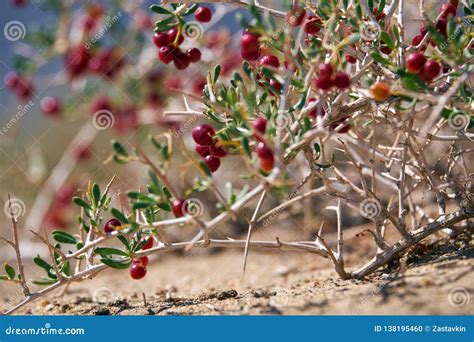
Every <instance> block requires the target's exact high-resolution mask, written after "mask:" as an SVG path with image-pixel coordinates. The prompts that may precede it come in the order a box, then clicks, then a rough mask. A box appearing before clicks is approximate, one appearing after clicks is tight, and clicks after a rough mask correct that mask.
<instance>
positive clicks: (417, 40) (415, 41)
mask: <svg viewBox="0 0 474 342" xmlns="http://www.w3.org/2000/svg"><path fill="white" fill-rule="evenodd" d="M423 38H424V36H423V35H421V34H419V35H417V36H415V37H413V39H412V41H411V45H413V46H418V45H419V44H420V43H421V42H422V41H423Z"/></svg>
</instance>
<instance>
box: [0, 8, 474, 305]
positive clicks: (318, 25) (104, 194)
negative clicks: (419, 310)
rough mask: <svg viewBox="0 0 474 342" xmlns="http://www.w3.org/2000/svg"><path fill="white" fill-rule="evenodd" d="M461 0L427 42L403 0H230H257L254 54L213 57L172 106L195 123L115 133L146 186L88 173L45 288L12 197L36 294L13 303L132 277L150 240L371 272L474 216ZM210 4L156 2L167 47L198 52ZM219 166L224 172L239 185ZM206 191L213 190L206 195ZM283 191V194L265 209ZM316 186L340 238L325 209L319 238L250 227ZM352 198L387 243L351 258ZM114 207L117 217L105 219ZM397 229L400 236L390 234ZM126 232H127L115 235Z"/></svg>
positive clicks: (430, 19) (183, 58) (250, 31)
mask: <svg viewBox="0 0 474 342" xmlns="http://www.w3.org/2000/svg"><path fill="white" fill-rule="evenodd" d="M460 2H461V6H459V7H460V8H457V7H458V3H457V1H449V2H448V3H446V4H444V5H443V6H441V7H440V11H439V13H437V14H436V15H434V16H430V15H428V14H427V13H426V9H425V7H424V2H423V1H420V12H421V14H422V20H421V24H422V25H421V26H422V29H421V33H420V35H421V38H418V39H417V40H416V41H415V44H410V43H408V42H409V41H411V39H410V37H406V35H405V25H406V24H407V20H408V18H407V15H406V13H405V12H404V10H405V6H404V1H403V0H398V1H397V0H392V1H391V2H390V4H386V2H385V1H373V0H372V1H365V0H364V1H336V0H324V1H321V3H320V4H318V5H317V6H316V5H313V4H311V3H310V2H305V1H300V2H298V1H293V2H287V4H286V6H287V7H286V11H280V10H277V9H271V8H267V7H263V6H260V5H258V4H257V5H248V4H246V3H245V2H243V1H235V2H234V3H233V4H228V5H226V6H233V5H243V6H245V7H248V10H249V13H250V15H249V16H248V17H245V16H242V17H239V18H238V20H239V22H240V24H241V26H242V28H243V32H242V34H241V37H240V53H241V56H242V58H243V63H242V67H241V68H235V69H233V70H232V71H233V73H231V74H230V75H229V76H223V75H222V66H221V65H220V64H216V65H214V66H213V67H212V68H211V70H210V71H209V72H208V74H207V77H206V84H205V86H204V89H203V92H202V97H201V98H200V102H201V109H199V110H195V109H192V108H191V106H190V105H189V104H188V98H189V97H193V96H190V95H189V94H183V96H184V103H185V106H186V110H184V111H182V110H169V111H167V112H166V114H167V115H182V116H185V117H191V118H194V119H193V120H194V121H193V128H192V129H191V128H189V129H180V130H179V131H178V130H171V131H168V132H166V133H163V134H159V135H151V136H150V140H149V144H150V145H151V146H152V148H153V149H155V151H154V152H150V153H152V155H150V153H146V152H144V149H145V147H144V146H133V145H130V144H127V143H125V142H122V141H120V139H115V140H113V141H112V148H113V156H112V159H113V160H114V161H115V162H117V163H119V164H125V163H141V164H143V165H145V166H147V167H148V170H149V171H148V177H149V181H148V184H147V186H146V191H130V192H128V193H127V196H128V198H129V209H123V208H120V209H118V208H113V207H111V200H112V199H111V196H110V195H109V189H110V186H111V184H112V182H113V179H112V180H111V181H110V182H109V183H108V184H107V186H106V187H105V189H101V188H100V186H99V185H98V184H95V183H92V182H90V183H89V184H88V186H87V189H86V190H85V191H84V193H83V195H82V196H79V197H74V198H73V202H74V203H75V204H76V205H77V206H78V207H79V208H80V210H81V215H80V216H79V220H78V225H79V232H78V234H69V233H67V232H65V231H54V232H52V238H53V240H54V241H55V242H51V241H50V239H49V238H48V237H47V236H43V235H40V234H38V233H34V234H35V235H36V236H37V237H38V238H39V239H40V240H41V241H42V242H43V243H44V244H45V245H46V246H47V247H48V250H49V251H50V253H49V254H50V258H49V261H46V260H45V259H44V258H42V257H40V256H38V257H36V258H35V259H34V262H35V264H36V265H38V266H39V267H41V268H43V269H44V270H45V272H46V275H45V277H44V278H43V279H41V280H38V281H35V283H36V284H40V285H45V286H46V287H45V288H44V289H43V290H40V291H38V292H31V291H30V289H29V286H28V284H27V282H26V278H25V275H24V271H23V266H22V265H23V260H22V257H21V254H20V249H19V241H18V236H17V224H18V220H17V217H16V216H15V214H14V211H13V210H12V211H11V217H12V223H13V231H14V234H13V236H14V238H13V239H12V240H9V239H6V238H4V240H5V241H6V242H8V243H9V244H10V245H11V246H12V247H13V248H14V249H15V251H16V256H17V264H18V265H17V267H16V268H15V267H13V266H11V265H8V264H5V272H6V274H5V275H4V276H2V279H3V280H5V281H11V282H14V283H18V284H19V285H21V286H22V288H23V292H24V295H25V299H24V300H23V301H22V302H20V303H19V304H17V305H16V306H14V307H13V308H11V309H9V310H8V311H7V312H6V313H12V312H14V311H15V310H17V309H18V308H20V307H22V306H23V305H25V304H27V303H29V302H30V301H32V300H34V299H36V298H39V297H41V296H42V295H45V294H46V293H48V292H50V291H52V290H55V289H57V288H59V287H63V286H68V285H69V284H71V283H73V282H76V281H79V280H82V279H85V278H90V277H92V276H94V275H96V274H97V273H99V272H100V271H102V270H105V269H107V268H117V269H127V268H130V272H131V276H132V278H134V279H140V278H142V277H144V276H145V275H146V267H147V264H148V258H147V256H149V255H152V254H156V253H162V252H166V251H174V250H177V249H185V250H189V249H190V248H212V247H229V248H241V249H243V250H244V255H243V260H244V262H243V264H244V266H243V267H244V269H245V263H246V259H247V255H248V250H249V248H262V249H285V250H295V251H303V252H309V253H314V254H317V255H319V256H322V257H325V258H329V259H330V260H331V261H332V262H333V264H334V268H335V271H336V272H337V274H338V275H339V276H340V277H341V278H343V279H350V278H356V279H360V278H364V277H366V276H368V275H369V274H371V273H373V272H374V271H376V270H378V269H379V268H381V267H382V266H384V265H386V264H387V263H388V262H390V261H391V260H393V259H394V258H397V257H400V256H401V255H402V254H404V253H406V252H407V251H408V250H409V249H410V248H411V247H413V246H415V245H417V244H418V243H420V241H422V240H423V239H425V238H427V237H428V236H430V235H433V234H435V233H438V232H442V233H445V234H447V235H448V236H450V237H452V236H455V235H457V234H459V233H460V232H462V231H464V230H469V229H471V228H472V222H471V218H472V217H473V216H474V208H473V195H472V183H473V173H472V162H473V161H472V151H473V148H472V139H473V138H474V134H472V133H470V132H469V129H470V128H471V126H472V124H473V118H472V113H473V111H474V105H473V88H472V80H473V74H474V66H473V64H472V57H473V53H474V50H473V36H472V31H471V30H472V20H473V11H474V7H473V6H472V5H471V7H470V6H469V5H468V4H467V3H466V2H465V1H460ZM168 3H171V4H170V5H165V4H168ZM204 8H206V7H202V6H200V5H198V4H189V3H182V2H180V3H174V2H173V1H163V4H162V5H153V6H152V7H151V10H152V11H154V12H156V13H158V14H159V15H160V16H161V17H160V20H158V21H157V22H156V24H155V32H156V33H155V44H156V45H157V48H158V51H157V54H158V56H159V57H158V58H159V59H160V61H161V62H163V63H164V64H169V63H171V62H173V64H174V67H175V68H176V69H177V70H176V72H181V70H184V69H186V68H187V67H188V66H189V65H190V63H191V62H194V63H198V61H199V58H198V57H197V55H198V52H197V51H196V50H187V52H184V51H181V48H180V44H181V35H182V34H183V32H184V31H185V30H186V29H189V26H190V24H189V20H188V19H189V18H192V16H193V15H195V16H196V20H197V21H199V22H207V21H209V20H212V19H211V17H212V14H210V13H209V12H210V11H209V9H204ZM453 8H454V10H453ZM461 10H462V11H464V14H463V15H462V16H461V15H457V13H458V12H460V11H461ZM198 11H199V12H198ZM194 13H196V14H194ZM203 13H204V14H203ZM194 24H195V23H194ZM195 29H196V28H195ZM194 48H196V49H197V48H198V47H194ZM199 56H200V53H199ZM169 67H170V66H167V68H169ZM193 99H194V100H196V99H195V97H193ZM195 102H196V101H195ZM197 120H199V123H198V122H195V121H197ZM188 136H191V137H192V139H193V142H192V143H190V142H189V140H188V139H187V137H188ZM180 158H181V159H180ZM183 158H184V162H185V163H186V165H187V171H186V172H192V171H193V172H196V174H197V175H198V176H196V178H195V179H194V181H193V182H192V184H190V186H189V189H188V190H186V191H183V190H181V189H179V188H177V187H176V186H175V185H174V184H175V180H176V178H177V177H176V176H175V175H174V173H173V172H172V171H170V170H172V169H171V166H172V165H173V163H174V162H177V161H179V160H182V159H183ZM230 158H232V159H233V160H238V161H239V162H240V165H242V167H241V168H239V173H240V174H241V176H242V177H241V178H242V179H244V180H245V182H246V185H245V186H243V187H241V188H240V189H236V188H237V187H236V185H235V184H236V183H237V182H236V180H235V179H227V175H226V174H220V172H222V169H221V163H225V160H226V159H230ZM190 170H192V171H190ZM218 178H219V180H221V179H223V178H224V179H225V181H226V185H225V189H222V187H221V186H220V183H221V182H217V181H216V179H218ZM239 183H240V182H239ZM198 193H205V194H208V195H209V196H214V197H215V200H208V201H206V204H204V203H203V202H202V201H201V200H199V199H197V194H198ZM270 194H272V195H273V196H279V198H280V202H281V203H280V204H278V205H277V206H275V207H273V208H270V209H264V208H265V207H266V205H265V202H266V200H267V201H268V198H269V195H270ZM313 197H316V198H318V199H319V201H320V202H321V203H322V204H323V206H322V209H321V211H322V210H323V209H328V210H332V211H334V213H335V217H336V220H335V222H336V227H335V228H334V230H335V231H337V241H336V242H335V247H331V243H330V242H329V241H327V240H326V239H325V238H324V235H323V233H322V228H323V225H322V224H321V228H320V229H319V232H318V233H317V234H316V235H315V239H314V240H311V241H281V240H280V239H278V238H277V239H276V240H275V241H256V240H253V239H252V233H253V232H254V231H255V230H256V229H268V228H267V227H268V226H270V225H272V224H278V220H275V219H276V217H277V216H279V215H282V214H283V213H285V212H287V211H288V210H290V209H291V208H294V207H296V208H298V210H299V211H300V212H302V211H303V207H304V206H306V205H308V203H309V200H310V198H313ZM432 205H434V206H435V207H436V208H437V209H436V214H433V212H432V209H431V206H432ZM324 207H325V208H324ZM244 209H251V210H252V215H251V217H250V218H246V217H245V216H243V215H239V214H240V213H242V212H243V210H244ZM354 212H355V213H356V215H358V216H361V217H363V218H364V219H366V220H369V221H370V222H371V223H372V228H371V229H366V230H365V232H366V233H368V234H370V235H371V236H372V237H373V240H374V243H375V246H376V253H375V255H374V257H373V259H372V260H370V261H369V262H367V263H366V264H364V265H361V266H360V267H359V268H356V269H354V270H348V269H347V267H346V266H345V264H344V253H343V251H344V236H343V234H344V230H343V226H342V220H343V217H344V215H345V213H354ZM106 213H110V214H111V215H112V216H113V217H114V218H113V219H112V220H108V221H107V222H104V221H105V219H104V218H105V217H106V215H105V214H106ZM309 214H310V215H311V217H314V215H318V214H319V212H310V213H309ZM206 216H207V217H208V218H206ZM229 220H233V221H244V222H245V223H246V224H247V226H248V230H247V238H246V239H243V240H235V239H231V238H229V239H224V240H222V239H214V238H212V233H213V231H215V230H216V229H219V228H220V227H222V224H223V223H224V222H226V221H229ZM178 226H179V227H186V229H187V230H189V231H191V232H193V236H192V238H190V239H189V240H188V241H178V242H173V241H170V240H169V239H168V236H167V234H166V232H165V229H164V228H169V227H178ZM387 230H394V231H396V232H397V234H398V235H399V240H398V241H397V242H395V243H389V242H388V241H387V240H386V238H385V236H386V231H387ZM112 241H114V242H115V245H114V246H117V245H118V246H120V247H111V245H110V244H109V242H112ZM17 274H18V275H17Z"/></svg>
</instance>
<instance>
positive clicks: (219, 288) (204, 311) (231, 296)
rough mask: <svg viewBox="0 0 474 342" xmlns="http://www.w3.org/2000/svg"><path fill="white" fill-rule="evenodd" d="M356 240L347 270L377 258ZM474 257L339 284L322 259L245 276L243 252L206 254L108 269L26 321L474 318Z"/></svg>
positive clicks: (289, 255) (275, 256)
mask: <svg viewBox="0 0 474 342" xmlns="http://www.w3.org/2000/svg"><path fill="white" fill-rule="evenodd" d="M354 239H355V238H354ZM433 239H440V236H437V237H433ZM356 240H357V241H358V243H357V244H356V245H355V246H354V243H353V244H352V246H353V247H352V248H351V249H349V250H348V254H347V256H346V262H347V266H348V268H349V270H350V269H353V268H354V267H355V265H360V259H364V258H367V256H368V255H372V250H371V248H373V247H370V246H371V245H370V244H369V241H366V240H367V237H362V238H358V239H356ZM428 242H430V241H428ZM427 245H429V244H428V243H427ZM433 246H434V245H433ZM473 257H474V247H473V246H472V236H471V235H468V234H463V235H462V236H460V237H459V238H458V239H457V240H456V241H453V240H446V239H443V238H441V241H440V242H439V244H436V246H435V247H428V248H418V249H417V250H416V252H415V253H412V255H411V256H410V257H408V258H402V259H401V260H400V261H398V262H394V263H393V264H392V266H391V267H390V268H386V269H385V270H384V272H382V271H380V272H378V273H376V274H373V275H372V276H370V277H368V278H367V279H365V280H341V279H339V278H338V277H337V275H336V274H335V272H334V271H333V269H332V268H331V264H330V263H329V261H328V260H326V259H323V258H321V257H319V256H317V255H309V254H303V253H294V252H285V253H283V252H279V253H278V252H277V253H275V252H273V253H260V252H255V251H252V252H251V253H250V256H249V261H248V266H247V271H246V273H245V275H243V272H242V250H240V249H239V250H225V251H217V252H214V253H209V252H208V251H203V250H200V251H196V252H191V254H183V255H168V256H163V255H162V256H159V257H157V258H155V259H152V260H151V263H150V266H149V268H148V274H147V276H146V277H145V278H144V279H143V280H140V281H135V280H131V279H130V278H129V275H128V270H125V271H117V270H107V271H105V272H104V273H102V274H99V275H98V276H97V277H96V278H94V279H93V280H87V281H83V282H81V283H78V284H74V285H73V286H71V287H70V288H69V289H68V291H67V292H66V293H65V294H64V295H63V296H62V297H59V296H58V294H57V293H56V294H52V295H51V296H49V297H47V298H45V299H42V300H38V301H36V302H34V303H31V304H29V305H28V306H26V307H24V308H22V309H21V310H20V311H18V314H40V315H41V314H48V315H51V314H54V315H61V314H66V315H268V314H270V315H281V314H283V315H328V314H377V315H378V314H391V315H392V314H415V315H416V314H434V315H440V314H447V315H461V314H472V313H474V300H473V298H474V286H473V284H474V282H473V280H474V277H473V275H474V273H473V270H474V262H473V261H474V259H473ZM355 260H357V261H358V262H357V264H354V261H355ZM12 291H14V290H13V288H12V287H11V286H10V285H9V286H5V285H3V287H2V293H3V298H2V301H3V303H2V304H3V305H2V306H3V307H5V303H6V302H7V304H8V302H10V303H11V301H12V300H14V299H15V295H16V296H18V294H17V293H16V292H12ZM144 297H145V298H146V304H145V301H144Z"/></svg>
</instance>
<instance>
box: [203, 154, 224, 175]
mask: <svg viewBox="0 0 474 342" xmlns="http://www.w3.org/2000/svg"><path fill="white" fill-rule="evenodd" d="M204 163H205V164H206V166H207V168H208V169H209V170H210V171H211V172H216V171H217V170H218V169H219V166H221V161H220V159H219V158H217V157H214V156H210V155H209V156H206V157H205V158H204Z"/></svg>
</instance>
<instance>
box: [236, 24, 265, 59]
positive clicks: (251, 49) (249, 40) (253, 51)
mask: <svg viewBox="0 0 474 342" xmlns="http://www.w3.org/2000/svg"><path fill="white" fill-rule="evenodd" d="M258 37H259V36H258V35H256V34H253V33H251V32H249V31H247V32H244V34H243V35H242V38H240V53H241V55H242V58H244V59H246V60H249V61H254V60H256V59H258V57H260V45H259V42H258Z"/></svg>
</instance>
